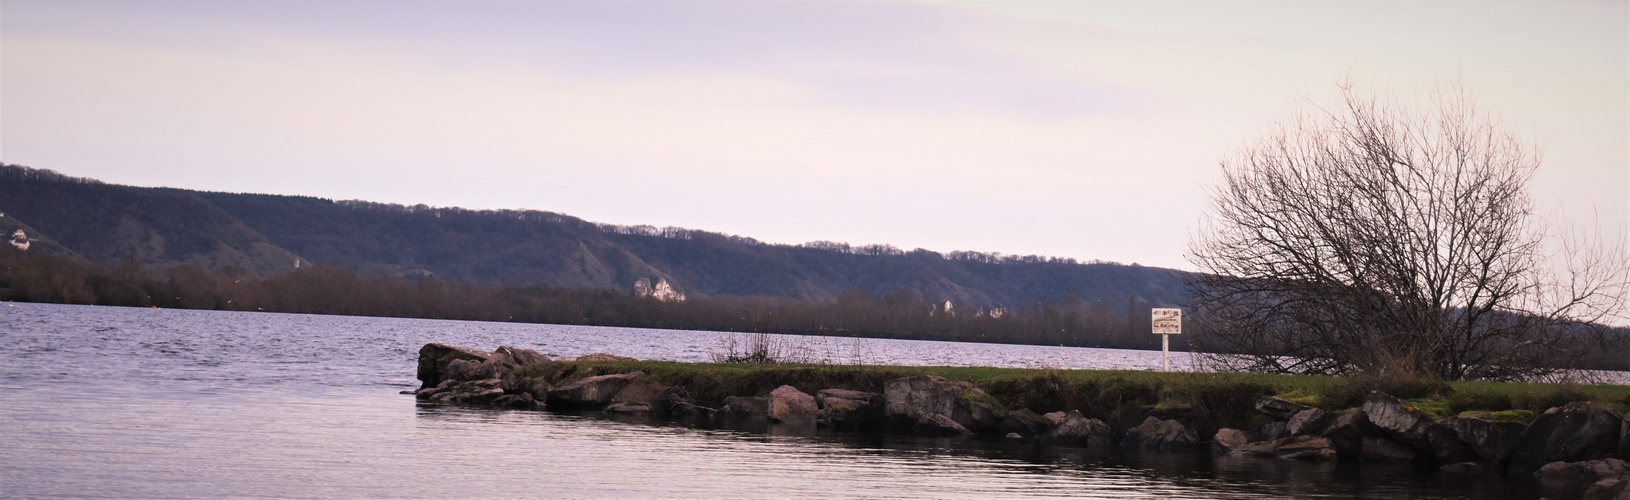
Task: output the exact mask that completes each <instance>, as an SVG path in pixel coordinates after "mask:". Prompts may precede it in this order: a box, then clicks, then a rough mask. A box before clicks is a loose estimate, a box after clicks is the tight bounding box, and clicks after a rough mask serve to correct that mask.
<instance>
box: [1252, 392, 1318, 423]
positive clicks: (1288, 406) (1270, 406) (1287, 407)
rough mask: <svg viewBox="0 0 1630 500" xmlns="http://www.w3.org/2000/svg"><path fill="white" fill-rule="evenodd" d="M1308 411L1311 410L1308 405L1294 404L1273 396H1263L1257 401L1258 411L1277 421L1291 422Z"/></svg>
mask: <svg viewBox="0 0 1630 500" xmlns="http://www.w3.org/2000/svg"><path fill="white" fill-rule="evenodd" d="M1307 409H1310V407H1309V406H1307V405H1304V404H1300V403H1292V402H1290V401H1285V400H1283V399H1279V398H1276V397H1273V396H1263V397H1261V398H1258V399H1257V400H1256V411H1259V412H1262V414H1263V415H1267V416H1270V417H1273V418H1274V419H1276V420H1290V417H1293V416H1295V415H1296V414H1297V413H1300V412H1302V411H1303V410H1307Z"/></svg>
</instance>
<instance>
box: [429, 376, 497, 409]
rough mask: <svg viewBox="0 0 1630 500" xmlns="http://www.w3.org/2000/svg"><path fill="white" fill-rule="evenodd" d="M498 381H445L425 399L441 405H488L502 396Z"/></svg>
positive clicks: (493, 379)
mask: <svg viewBox="0 0 1630 500" xmlns="http://www.w3.org/2000/svg"><path fill="white" fill-rule="evenodd" d="M498 384H499V380H498V379H495V378H492V379H485V380H466V381H458V380H446V381H444V382H443V383H442V384H438V385H437V386H436V387H437V390H436V391H435V392H433V393H431V394H430V395H429V396H428V397H427V398H426V399H429V400H431V401H437V402H441V403H462V404H488V403H491V402H493V401H494V400H496V399H498V398H499V397H501V396H503V395H504V389H503V388H501V387H499V386H498Z"/></svg>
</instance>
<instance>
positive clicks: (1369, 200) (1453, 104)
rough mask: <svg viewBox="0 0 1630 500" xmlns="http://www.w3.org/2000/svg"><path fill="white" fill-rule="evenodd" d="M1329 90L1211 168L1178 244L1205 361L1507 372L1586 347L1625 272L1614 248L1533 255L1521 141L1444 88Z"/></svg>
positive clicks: (1545, 365) (1469, 375)
mask: <svg viewBox="0 0 1630 500" xmlns="http://www.w3.org/2000/svg"><path fill="white" fill-rule="evenodd" d="M1338 87H1339V88H1340V89H1341V99H1340V100H1339V103H1338V105H1336V106H1332V107H1319V106H1316V105H1313V106H1310V107H1309V108H1308V110H1307V111H1305V112H1303V113H1301V114H1299V115H1298V116H1295V117H1294V118H1292V119H1290V120H1288V121H1285V122H1282V123H1279V124H1276V125H1275V126H1274V127H1273V128H1271V129H1270V130H1269V131H1268V132H1267V133H1266V134H1264V135H1263V136H1262V137H1260V138H1259V139H1257V140H1255V141H1254V142H1251V143H1248V144H1247V145H1245V146H1244V147H1243V148H1241V149H1240V150H1238V151H1237V152H1236V153H1234V154H1232V155H1230V156H1227V157H1225V158H1224V159H1223V160H1222V161H1221V166H1222V171H1223V178H1224V179H1223V182H1222V184H1221V185H1220V186H1217V187H1215V188H1214V189H1213V190H1212V206H1211V213H1210V214H1208V216H1207V218H1206V220H1205V223H1204V224H1203V227H1202V229H1201V232H1200V234H1199V235H1197V236H1196V237H1195V238H1194V239H1193V241H1192V243H1191V248H1190V252H1189V254H1190V255H1189V258H1190V260H1191V262H1192V263H1194V264H1195V265H1196V266H1198V267H1199V270H1200V271H1201V272H1200V273H1196V274H1194V275H1193V276H1192V278H1191V282H1190V285H1191V286H1192V288H1193V292H1194V294H1195V295H1194V297H1193V302H1192V304H1191V305H1192V306H1194V308H1195V310H1196V312H1197V313H1198V316H1200V318H1201V320H1202V321H1203V324H1204V328H1203V332H1202V333H1201V334H1200V335H1199V336H1198V338H1195V339H1193V340H1194V342H1195V344H1196V347H1197V348H1199V349H1202V350H1205V351H1208V352H1213V353H1219V354H1217V355H1212V356H1210V358H1209V359H1210V361H1212V362H1213V363H1218V364H1221V365H1222V366H1223V367H1224V368H1230V369H1236V370H1249V371H1266V372H1282V373H1317V374H1342V375H1359V374H1369V375H1382V376H1391V375H1403V376H1431V377H1440V378H1444V379H1491V380H1509V379H1519V378H1530V377H1535V376H1541V375H1545V374H1548V373H1554V372H1556V371H1557V370H1560V369H1566V368H1569V367H1570V365H1569V360H1572V359H1579V358H1578V357H1577V355H1578V354H1581V353H1582V352H1583V350H1586V349H1590V348H1592V347H1599V346H1600V342H1601V341H1602V337H1601V335H1600V332H1601V327H1602V325H1603V323H1604V321H1605V320H1608V319H1609V318H1611V317H1613V315H1615V314H1619V311H1621V310H1622V306H1623V304H1624V299H1625V290H1626V287H1627V282H1630V278H1627V271H1626V269H1627V265H1626V263H1625V257H1624V255H1625V253H1624V251H1623V250H1624V249H1623V245H1622V243H1620V244H1613V245H1605V246H1604V245H1602V244H1600V241H1584V240H1580V239H1577V238H1569V239H1568V240H1570V241H1569V243H1570V245H1565V246H1564V253H1563V254H1562V255H1563V257H1561V258H1559V259H1553V258H1552V257H1551V255H1552V253H1553V252H1551V251H1550V249H1552V248H1554V246H1553V245H1548V242H1550V241H1553V240H1554V237H1555V236H1556V234H1553V232H1552V231H1550V230H1549V229H1548V227H1547V225H1546V224H1545V223H1544V222H1545V221H1544V220H1543V218H1541V217H1540V216H1539V215H1538V214H1537V213H1536V210H1535V207H1534V202H1533V200H1532V199H1530V198H1529V196H1528V193H1527V186H1528V183H1529V180H1530V179H1531V178H1532V177H1533V174H1534V172H1535V169H1537V168H1538V167H1539V166H1540V156H1541V155H1540V152H1539V151H1538V150H1537V149H1536V148H1534V147H1532V146H1529V145H1527V144H1525V143H1524V142H1523V141H1520V140H1518V139H1517V138H1516V137H1515V136H1514V135H1513V134H1512V133H1511V132H1509V131H1507V130H1506V129H1505V128H1504V127H1503V126H1502V125H1501V124H1500V123H1499V122H1498V120H1497V119H1495V118H1493V117H1491V116H1489V115H1488V114H1485V113H1483V112H1480V111H1479V110H1478V109H1477V108H1476V106H1475V105H1474V103H1473V102H1472V99H1471V98H1470V97H1469V96H1468V94H1467V92H1466V91H1465V90H1464V89H1463V88H1462V87H1460V86H1459V85H1455V86H1453V87H1450V88H1448V89H1447V90H1439V91H1436V92H1433V93H1432V94H1431V95H1430V98H1429V99H1428V100H1427V102H1426V103H1425V105H1411V104H1407V103H1404V102H1402V101H1400V100H1398V99H1394V98H1388V97H1385V96H1377V95H1375V94H1370V93H1362V92H1359V91H1357V90H1355V86H1354V85H1353V84H1352V83H1351V82H1350V81H1343V82H1341V83H1340V84H1338ZM1557 260H1560V261H1563V262H1564V263H1565V266H1563V267H1565V268H1566V269H1565V270H1564V271H1562V272H1560V273H1558V272H1554V270H1555V269H1556V268H1557V267H1558V266H1556V265H1553V264H1555V261H1557Z"/></svg>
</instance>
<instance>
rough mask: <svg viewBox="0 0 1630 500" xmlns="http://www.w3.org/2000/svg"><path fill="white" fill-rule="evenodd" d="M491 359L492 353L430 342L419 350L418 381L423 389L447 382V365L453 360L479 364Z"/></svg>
mask: <svg viewBox="0 0 1630 500" xmlns="http://www.w3.org/2000/svg"><path fill="white" fill-rule="evenodd" d="M488 359H492V353H490V352H487V351H482V350H476V349H466V348H463V347H454V346H450V345H447V344H442V343H437V342H432V343H429V344H425V345H424V347H421V348H419V381H420V382H422V383H423V384H422V385H421V386H420V388H421V389H423V388H430V387H435V386H437V385H440V384H441V382H442V381H443V380H447V378H448V377H447V364H448V363H450V362H452V361H454V360H466V361H474V362H476V363H480V362H482V361H486V360H488Z"/></svg>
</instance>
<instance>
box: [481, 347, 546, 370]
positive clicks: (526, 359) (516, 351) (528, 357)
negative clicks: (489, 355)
mask: <svg viewBox="0 0 1630 500" xmlns="http://www.w3.org/2000/svg"><path fill="white" fill-rule="evenodd" d="M492 352H493V354H502V355H505V356H509V359H510V361H511V362H513V363H515V364H516V365H519V366H527V365H537V364H543V363H548V362H549V357H548V356H544V355H543V353H540V352H538V351H534V350H531V349H522V348H519V347H510V346H502V345H501V346H498V348H497V349H494V350H493V351H492Z"/></svg>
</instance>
